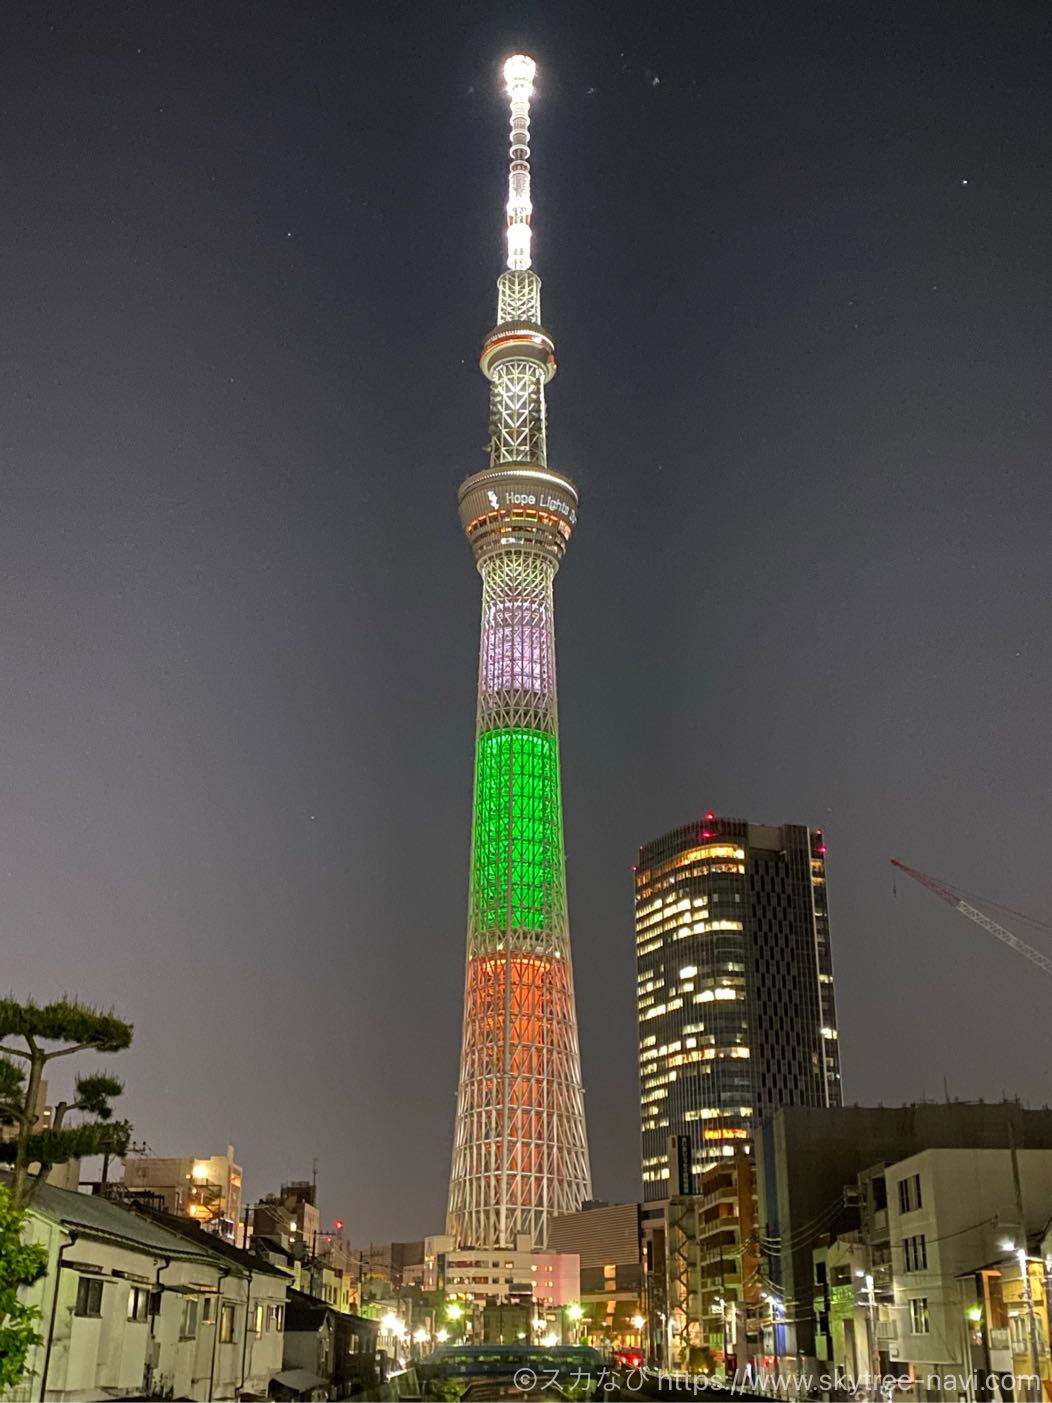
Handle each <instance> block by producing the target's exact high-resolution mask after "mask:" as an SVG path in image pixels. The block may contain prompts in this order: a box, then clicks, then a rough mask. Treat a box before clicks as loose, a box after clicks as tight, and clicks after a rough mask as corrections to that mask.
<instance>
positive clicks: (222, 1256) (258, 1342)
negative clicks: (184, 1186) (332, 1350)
mask: <svg viewBox="0 0 1052 1403" xmlns="http://www.w3.org/2000/svg"><path fill="white" fill-rule="evenodd" d="M187 1226H188V1228H189V1233H184V1232H183V1231H181V1230H180V1231H171V1230H170V1229H169V1228H168V1227H166V1226H165V1225H164V1224H163V1223H162V1222H160V1221H158V1220H157V1219H156V1218H152V1217H147V1216H143V1215H142V1214H140V1213H138V1212H132V1211H130V1210H128V1209H125V1208H121V1207H120V1206H118V1205H117V1204H115V1203H111V1202H109V1201H108V1200H107V1199H104V1198H97V1197H93V1196H90V1195H87V1194H80V1193H71V1192H69V1191H67V1190H64V1189H58V1188H55V1187H53V1186H51V1185H48V1184H45V1185H43V1186H42V1187H41V1188H40V1189H39V1191H38V1193H37V1195H36V1197H35V1198H34V1200H33V1203H32V1205H31V1206H30V1208H29V1210H28V1212H27V1215H26V1238H27V1240H30V1241H34V1242H38V1243H41V1244H42V1245H43V1246H44V1247H45V1248H46V1250H47V1253H48V1270H47V1274H46V1275H45V1276H44V1277H43V1278H42V1279H41V1280H40V1281H39V1282H37V1283H36V1284H35V1285H34V1286H33V1287H31V1288H29V1289H28V1290H26V1291H24V1292H23V1293H22V1296H23V1299H25V1301H26V1302H27V1304H30V1305H35V1306H37V1308H38V1309H39V1310H40V1320H39V1322H38V1325H37V1329H38V1331H39V1333H40V1334H41V1335H42V1337H43V1339H42V1343H41V1344H40V1345H39V1346H37V1347H36V1348H35V1349H34V1350H33V1351H31V1353H30V1357H29V1361H28V1363H29V1368H30V1370H31V1371H32V1372H30V1373H29V1374H28V1375H27V1377H26V1378H25V1380H23V1382H22V1383H21V1384H19V1385H18V1386H17V1387H16V1388H15V1389H12V1390H10V1391H8V1393H6V1394H4V1395H3V1397H4V1399H5V1400H10V1403H41V1400H44V1403H72V1401H73V1400H78V1403H79V1401H80V1400H85V1403H87V1401H88V1400H94V1399H119V1398H124V1397H139V1398H141V1397H143V1396H144V1395H146V1396H148V1397H149V1396H155V1397H164V1396H167V1397H169V1398H171V1397H175V1398H180V1397H181V1398H194V1399H217V1400H218V1399H234V1398H239V1397H242V1398H249V1397H260V1398H266V1396H267V1391H268V1388H269V1385H270V1380H271V1379H272V1378H273V1377H274V1375H275V1374H277V1373H279V1372H280V1370H281V1367H282V1349H283V1343H284V1314H285V1301H286V1294H287V1289H288V1284H289V1282H288V1278H287V1276H286V1275H285V1274H284V1273H283V1272H281V1271H279V1270H278V1269H276V1268H274V1267H271V1266H269V1265H268V1264H267V1263H265V1262H260V1261H258V1260H257V1259H255V1258H253V1257H251V1256H249V1255H248V1254H246V1253H244V1252H239V1251H238V1250H237V1249H236V1248H233V1247H229V1246H228V1245H227V1244H225V1243H222V1244H218V1245H217V1244H216V1242H215V1239H213V1238H210V1237H209V1235H207V1234H204V1233H200V1234H198V1233H197V1230H196V1229H195V1228H194V1226H193V1225H192V1224H188V1225H187ZM202 1238H203V1239H204V1241H202V1240H201V1239H202Z"/></svg>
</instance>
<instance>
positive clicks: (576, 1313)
mask: <svg viewBox="0 0 1052 1403" xmlns="http://www.w3.org/2000/svg"><path fill="white" fill-rule="evenodd" d="M583 1316H584V1307H583V1306H581V1305H578V1304H577V1302H576V1301H575V1302H574V1303H573V1305H572V1306H567V1307H566V1318H567V1319H568V1320H569V1321H570V1323H571V1324H572V1325H573V1342H574V1344H576V1343H577V1332H578V1330H579V1328H580V1324H581V1319H582V1317H583Z"/></svg>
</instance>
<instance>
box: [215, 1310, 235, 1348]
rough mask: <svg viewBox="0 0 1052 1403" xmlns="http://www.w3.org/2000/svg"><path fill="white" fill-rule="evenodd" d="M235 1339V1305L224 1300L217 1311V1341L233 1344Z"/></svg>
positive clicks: (223, 1343) (222, 1343)
mask: <svg viewBox="0 0 1052 1403" xmlns="http://www.w3.org/2000/svg"><path fill="white" fill-rule="evenodd" d="M236 1339H237V1307H236V1306H232V1305H231V1304H230V1302H229V1301H224V1302H223V1305H222V1309H221V1310H220V1312H219V1343H220V1344H221V1345H229V1344H233V1343H234V1341H235V1340H236Z"/></svg>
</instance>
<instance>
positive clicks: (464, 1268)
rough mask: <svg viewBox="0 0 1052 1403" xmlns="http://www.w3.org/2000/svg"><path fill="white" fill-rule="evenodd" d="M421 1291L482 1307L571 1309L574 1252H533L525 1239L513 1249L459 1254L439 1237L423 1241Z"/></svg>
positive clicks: (577, 1285)
mask: <svg viewBox="0 0 1052 1403" xmlns="http://www.w3.org/2000/svg"><path fill="white" fill-rule="evenodd" d="M424 1266H425V1281H424V1289H425V1290H426V1291H444V1292H445V1293H446V1296H447V1298H448V1299H452V1300H458V1301H465V1302H469V1303H472V1304H477V1305H479V1306H482V1305H484V1304H485V1303H486V1302H487V1301H497V1302H500V1301H514V1300H516V1299H528V1300H532V1301H533V1302H534V1303H535V1304H536V1305H537V1306H538V1307H542V1308H544V1309H547V1308H549V1307H552V1308H558V1307H561V1306H568V1305H572V1304H574V1303H575V1302H576V1301H577V1300H578V1298H579V1296H580V1294H581V1259H580V1257H578V1255H577V1254H576V1253H575V1252H543V1251H541V1252H535V1251H533V1250H532V1248H531V1246H530V1239H529V1238H528V1237H521V1238H520V1239H519V1240H518V1242H517V1243H516V1246H515V1247H487V1248H474V1247H471V1248H460V1247H457V1246H456V1242H455V1240H454V1239H453V1238H452V1237H447V1236H445V1235H444V1234H440V1235H436V1236H434V1237H428V1238H425V1239H424Z"/></svg>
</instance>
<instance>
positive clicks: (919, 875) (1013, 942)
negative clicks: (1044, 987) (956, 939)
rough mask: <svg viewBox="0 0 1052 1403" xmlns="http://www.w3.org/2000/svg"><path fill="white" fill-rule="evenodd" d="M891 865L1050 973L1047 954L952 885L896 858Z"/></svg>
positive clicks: (1051, 969) (1049, 961)
mask: <svg viewBox="0 0 1052 1403" xmlns="http://www.w3.org/2000/svg"><path fill="white" fill-rule="evenodd" d="M891 865H892V867H897V868H898V869H899V871H900V872H905V874H906V876H907V877H912V878H913V880H914V881H915V882H920V884H921V886H922V887H927V888H928V890H929V891H931V892H934V893H935V895H936V896H941V897H942V899H943V901H945V902H947V903H948V904H949V905H950V906H955V907H956V908H957V910H958V911H960V913H961V915H962V916H967V917H968V919H969V920H970V921H974V922H975V924H976V925H977V926H982V928H983V930H986V931H989V932H990V934H991V935H995V936H996V937H997V939H998V940H1003V941H1004V943H1005V944H1006V945H1010V946H1011V947H1012V949H1013V950H1015V951H1016V952H1017V953H1018V954H1020V955H1025V956H1026V958H1027V959H1028V960H1030V961H1031V962H1032V963H1033V964H1035V965H1037V966H1038V968H1039V969H1043V970H1044V971H1045V973H1046V974H1052V959H1049V957H1048V956H1047V955H1042V953H1041V951H1040V950H1035V949H1034V947H1033V946H1032V945H1028V944H1027V943H1026V941H1025V940H1020V939H1019V937H1018V935H1013V934H1012V932H1011V931H1010V930H1005V928H1004V926H999V925H998V924H997V922H996V921H992V920H991V919H990V917H989V916H987V915H984V914H983V912H982V911H980V910H978V909H977V908H976V907H975V906H972V905H971V903H970V902H967V901H965V899H964V897H963V896H959V895H958V894H957V892H955V891H954V890H953V888H952V887H948V886H945V885H944V884H943V883H942V882H939V881H936V879H935V878H934V877H929V876H928V875H927V874H926V873H924V872H918V871H917V869H916V868H915V867H907V866H906V864H905V863H904V862H899V861H898V860H897V859H896V858H894V857H893V858H892V859H891Z"/></svg>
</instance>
